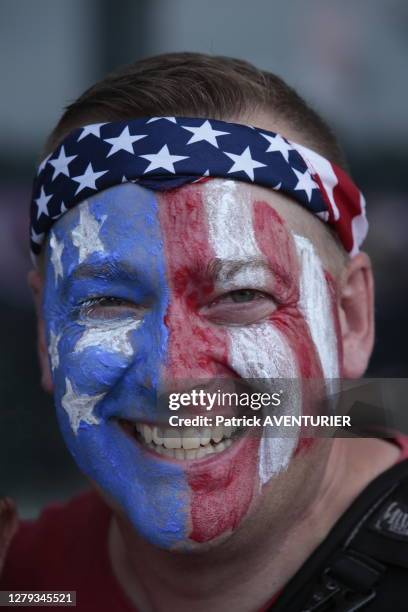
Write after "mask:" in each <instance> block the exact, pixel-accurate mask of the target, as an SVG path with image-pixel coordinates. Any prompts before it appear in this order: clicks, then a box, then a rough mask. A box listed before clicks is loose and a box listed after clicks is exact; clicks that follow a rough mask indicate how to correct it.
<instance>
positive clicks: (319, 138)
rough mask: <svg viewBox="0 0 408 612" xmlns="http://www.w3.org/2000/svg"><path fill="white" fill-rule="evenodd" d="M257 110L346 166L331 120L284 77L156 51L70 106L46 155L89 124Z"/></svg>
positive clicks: (224, 60)
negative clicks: (301, 95) (307, 101)
mask: <svg viewBox="0 0 408 612" xmlns="http://www.w3.org/2000/svg"><path fill="white" fill-rule="evenodd" d="M257 111H264V112H267V113H268V112H270V113H271V117H273V118H275V119H277V120H281V121H283V122H284V123H285V124H286V125H288V126H291V127H292V128H293V129H294V130H296V131H297V132H298V133H299V134H301V135H302V136H303V138H304V140H305V144H306V145H307V146H309V148H311V149H314V150H316V151H317V152H318V153H320V154H321V155H323V156H324V157H327V158H328V159H329V160H330V161H332V162H334V163H335V164H337V165H338V166H340V167H342V168H343V169H346V168H347V163H346V160H345V157H344V154H343V152H342V150H341V148H340V146H339V144H338V142H337V140H336V138H335V137H334V135H333V133H332V131H331V130H330V128H329V127H328V125H327V124H326V123H325V122H324V121H323V119H322V118H321V117H320V116H319V115H318V114H317V113H316V112H315V111H314V110H313V109H312V108H311V107H310V106H309V105H308V104H307V103H306V102H305V101H304V100H303V99H302V98H301V97H300V96H299V95H298V94H297V93H296V92H295V91H294V90H293V89H292V88H291V87H289V86H288V85H287V84H286V83H285V82H284V81H283V80H282V79H281V78H280V77H278V76H276V75H275V74H273V73H271V72H267V71H265V70H260V69H258V68H256V67H255V66H253V65H252V64H250V63H249V62H246V61H244V60H240V59H234V58H230V57H223V56H212V55H206V54H202V53H166V54H163V55H156V56H154V57H150V58H147V59H142V60H139V61H136V62H134V63H132V64H128V65H126V66H124V67H123V68H121V69H120V70H118V71H116V72H114V73H112V74H110V75H108V76H107V77H106V78H104V79H102V80H101V81H98V82H97V83H96V84H95V85H93V86H92V87H90V88H89V89H87V90H86V91H85V92H84V93H83V94H82V95H81V96H80V97H79V98H78V99H77V100H76V101H75V102H73V103H72V104H70V105H69V106H68V107H67V108H66V110H65V112H64V114H63V115H62V117H61V119H60V121H59V122H58V124H57V126H56V127H55V129H54V130H53V131H52V133H51V135H50V136H49V138H48V141H47V143H46V151H45V154H48V153H50V152H51V151H53V150H54V149H55V148H56V147H57V145H58V144H59V143H60V142H61V140H63V138H64V137H65V136H66V135H67V134H68V133H69V132H70V131H72V130H73V129H75V128H78V127H81V126H82V125H86V124H87V123H99V122H105V121H120V120H124V119H134V118H137V117H146V116H159V117H162V116H190V117H208V118H210V119H221V120H224V121H228V120H231V119H232V118H235V119H236V118H237V117H242V116H243V115H246V114H249V113H254V112H257Z"/></svg>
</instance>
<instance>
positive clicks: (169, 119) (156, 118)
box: [146, 117, 177, 125]
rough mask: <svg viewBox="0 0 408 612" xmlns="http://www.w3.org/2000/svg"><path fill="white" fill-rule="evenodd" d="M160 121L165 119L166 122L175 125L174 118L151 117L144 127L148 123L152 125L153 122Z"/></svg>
mask: <svg viewBox="0 0 408 612" xmlns="http://www.w3.org/2000/svg"><path fill="white" fill-rule="evenodd" d="M160 119H166V120H167V121H170V123H177V121H176V118H175V117H152V118H151V119H149V121H146V125H147V124H148V123H153V122H154V121H160Z"/></svg>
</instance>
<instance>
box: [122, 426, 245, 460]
mask: <svg viewBox="0 0 408 612" xmlns="http://www.w3.org/2000/svg"><path fill="white" fill-rule="evenodd" d="M119 423H120V425H121V427H122V429H124V430H125V431H126V433H127V434H128V435H131V436H132V437H133V438H134V439H136V440H137V442H139V444H140V445H141V446H143V447H145V448H146V449H148V450H150V451H152V452H154V453H157V454H159V455H162V456H164V457H168V458H170V459H176V460H179V461H186V460H187V461H191V460H194V459H204V458H206V457H208V456H209V455H214V454H217V453H221V452H223V451H225V450H227V449H228V448H229V447H230V446H231V445H232V444H233V443H234V442H235V441H236V440H237V439H239V438H241V437H242V434H243V432H244V431H245V429H244V428H242V427H239V428H238V427H226V426H222V425H221V426H219V427H203V428H195V427H177V428H175V427H171V428H163V427H157V426H152V425H148V424H146V423H134V422H131V421H126V420H124V419H120V421H119Z"/></svg>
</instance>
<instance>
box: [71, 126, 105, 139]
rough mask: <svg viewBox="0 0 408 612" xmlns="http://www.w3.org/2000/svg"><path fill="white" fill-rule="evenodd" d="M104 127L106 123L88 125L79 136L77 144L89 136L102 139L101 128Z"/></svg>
mask: <svg viewBox="0 0 408 612" xmlns="http://www.w3.org/2000/svg"><path fill="white" fill-rule="evenodd" d="M103 125H105V123H93V124H92V125H86V126H85V127H83V128H82V132H81V133H80V135H79V136H78V140H77V142H79V141H80V140H82V139H83V138H85V137H86V136H89V135H90V134H93V136H96V137H97V138H100V137H101V127H102V126H103Z"/></svg>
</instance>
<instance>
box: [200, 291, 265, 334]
mask: <svg viewBox="0 0 408 612" xmlns="http://www.w3.org/2000/svg"><path fill="white" fill-rule="evenodd" d="M275 309H276V302H275V301H274V299H273V298H272V297H271V296H270V295H269V294H268V293H264V292H263V291H259V290H256V289H245V288H244V289H237V290H234V291H229V292H228V293H225V294H224V295H221V296H219V297H217V298H216V299H215V300H213V301H212V302H211V303H210V304H206V305H205V306H204V307H203V308H202V309H201V310H200V314H202V315H204V316H205V317H206V318H207V319H209V320H210V321H211V322H213V323H216V324H219V325H248V324H250V323H256V322H258V321H261V320H263V319H265V318H267V317H268V316H269V315H271V314H272V313H273V312H274V311H275Z"/></svg>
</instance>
